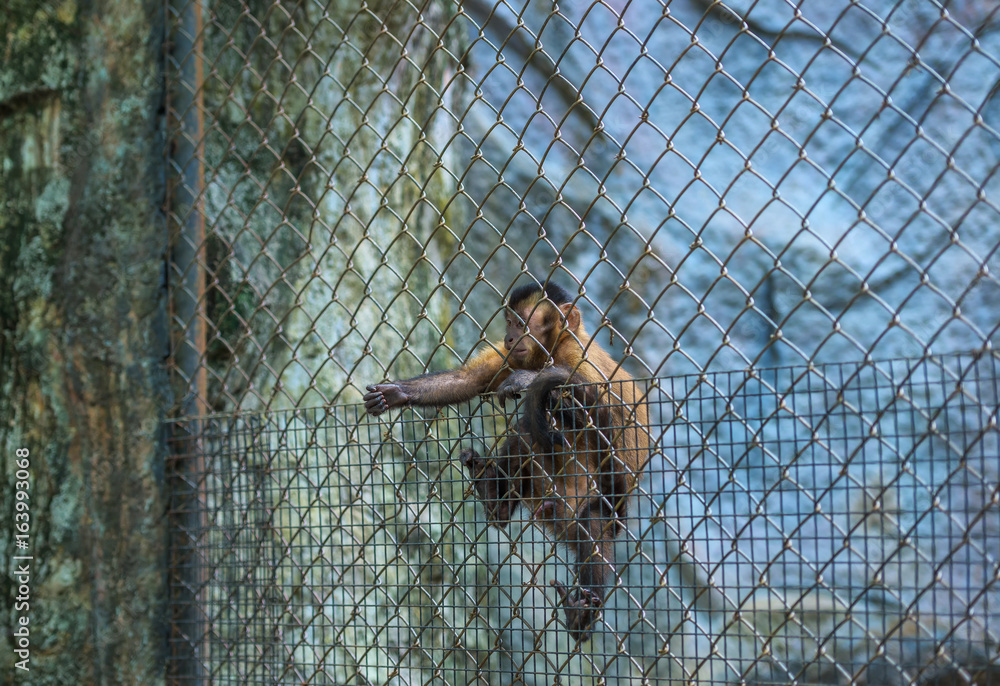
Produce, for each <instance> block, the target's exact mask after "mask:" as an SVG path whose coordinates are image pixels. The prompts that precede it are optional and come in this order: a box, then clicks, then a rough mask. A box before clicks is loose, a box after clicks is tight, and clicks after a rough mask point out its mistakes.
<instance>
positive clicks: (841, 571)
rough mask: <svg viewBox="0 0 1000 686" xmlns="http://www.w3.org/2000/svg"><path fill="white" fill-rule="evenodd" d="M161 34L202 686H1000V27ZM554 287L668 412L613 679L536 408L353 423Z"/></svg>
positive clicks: (808, 23) (183, 551)
mask: <svg viewBox="0 0 1000 686" xmlns="http://www.w3.org/2000/svg"><path fill="white" fill-rule="evenodd" d="M166 8H167V16H168V24H169V31H170V37H171V38H170V41H169V42H170V45H171V51H170V52H169V54H168V55H167V63H166V64H167V67H166V72H167V78H168V82H169V83H168V85H169V87H170V88H169V93H170V97H169V100H168V126H169V133H170V147H169V150H168V152H167V156H168V161H169V163H170V169H171V172H172V174H171V196H170V201H169V204H168V208H167V209H168V216H169V217H170V220H171V224H172V241H173V248H172V252H171V256H170V264H169V275H170V288H171V297H172V302H173V306H172V328H173V333H174V338H173V348H172V351H171V356H170V365H171V371H172V375H173V378H174V381H175V387H176V390H177V393H176V396H177V398H178V405H177V408H176V413H175V414H176V416H177V419H176V421H175V422H174V423H173V424H172V431H173V436H174V439H173V442H172V446H173V448H174V452H173V453H172V455H171V458H170V463H169V467H170V470H171V484H172V485H171V494H172V506H171V518H172V522H173V524H174V537H173V540H172V550H173V553H172V557H171V578H172V582H171V583H172V613H171V617H172V621H171V636H172V638H171V647H172V657H171V659H170V679H171V683H176V684H179V683H189V684H190V683H248V684H256V683H259V684H277V683H281V684H284V683H309V684H325V683H330V684H354V683H358V684H383V683H430V682H434V683H438V682H440V683H447V684H472V683H489V684H492V683H504V684H506V683H525V684H534V683H539V684H541V683H557V682H558V683H565V682H569V683H594V684H598V683H608V684H610V683H622V684H624V683H629V684H644V683H649V684H655V683H674V682H676V683H681V682H684V683H694V682H698V683H741V682H742V683H837V684H840V683H859V684H861V683H864V684H868V683H871V684H906V683H955V684H972V683H975V684H986V683H997V682H998V681H1000V655H998V650H1000V648H998V646H1000V629H998V625H997V621H998V616H997V607H998V601H1000V598H998V595H997V592H998V587H997V583H998V578H1000V577H998V575H1000V566H998V565H1000V562H998V553H997V551H998V550H1000V546H998V543H1000V491H998V488H1000V487H998V482H1000V474H998V472H1000V465H998V455H1000V447H998V445H997V443H998V439H997V436H998V433H997V431H998V429H997V402H998V401H997V392H996V388H997V385H996V384H997V374H996V372H997V369H996V362H997V360H996V354H995V353H994V352H993V348H994V343H995V342H996V340H997V336H998V326H1000V314H998V312H1000V310H998V308H997V305H996V303H997V302H1000V300H998V297H1000V282H998V280H997V277H996V274H997V273H998V269H1000V264H998V251H997V249H998V246H1000V231H998V230H997V228H996V227H998V226H1000V207H998V204H997V197H998V193H1000V188H998V183H1000V181H998V175H997V173H996V172H997V169H998V168H1000V165H998V164H997V161H996V155H997V152H996V151H997V150H1000V118H998V117H1000V110H997V108H996V102H998V100H997V96H996V92H997V89H996V83H1000V38H998V37H1000V31H997V28H998V27H1000V7H997V6H995V5H994V4H993V3H983V2H977V1H975V0H962V1H961V2H958V1H957V0H956V1H955V2H950V3H948V2H945V3H942V2H938V1H937V0H927V1H926V2H913V1H911V0H899V1H895V0H864V1H854V0H852V1H850V2H842V3H841V2H836V1H834V2H824V3H807V2H802V3H792V2H784V1H782V0H773V1H771V0H768V1H764V0H759V1H758V2H745V1H743V0H734V1H733V2H729V3H721V2H709V1H708V0H674V1H672V2H648V3H638V2H602V1H593V2H586V3H584V2H581V3H575V4H573V5H569V4H557V3H554V2H531V3H516V2H510V1H505V0H502V1H499V2H496V3H492V2H484V1H482V0H475V1H472V2H461V3H456V2H453V1H452V0H421V1H419V2H416V1H411V0H398V1H393V0H387V1H385V2H365V3H347V2H336V1H331V2H329V3H324V2H313V1H310V0H298V1H293V0H244V1H242V2H240V1H238V0H197V1H193V2H186V1H185V0H168V1H167V5H166ZM526 273H530V274H532V275H533V276H534V277H535V278H539V279H547V278H552V279H554V280H556V281H559V282H560V283H562V284H563V285H565V286H567V287H568V288H569V290H570V291H571V292H572V293H573V294H574V296H577V300H576V304H577V306H578V307H580V309H581V310H582V311H583V314H584V319H585V320H586V321H587V322H588V324H589V328H590V330H591V332H592V333H593V335H594V338H595V340H598V341H599V342H600V344H601V345H602V347H604V348H606V349H608V350H609V352H610V353H611V354H612V355H613V356H614V357H615V358H616V359H621V360H623V364H624V365H625V367H626V368H627V369H628V370H629V371H630V372H631V373H632V374H633V375H634V376H636V377H639V378H641V379H642V383H644V384H646V385H647V386H648V387H649V390H650V400H649V402H650V408H651V411H652V415H651V429H652V430H653V432H654V439H655V441H654V443H655V449H654V456H653V460H652V461H651V463H650V465H649V467H648V468H647V469H646V471H645V473H644V476H643V478H642V480H641V482H640V492H639V493H638V494H636V495H635V497H634V500H635V517H634V520H630V522H629V528H628V532H627V534H626V535H625V536H624V537H623V538H622V541H621V542H620V544H619V545H618V548H619V553H618V555H617V559H619V560H624V561H625V562H624V563H623V564H622V565H620V567H621V568H620V570H619V575H618V579H617V585H616V589H615V591H614V592H613V593H612V594H611V595H610V596H609V598H608V605H607V607H606V608H605V612H604V615H603V619H602V623H601V626H600V628H599V631H598V632H597V633H596V634H595V637H594V638H593V639H592V640H591V641H590V642H589V643H584V644H581V645H576V644H574V643H573V642H572V641H570V640H569V639H568V638H567V635H566V632H565V630H564V629H563V628H562V616H561V615H560V613H559V611H558V609H557V608H556V607H555V605H554V604H553V592H552V591H551V589H549V587H548V586H547V583H548V581H549V580H550V579H552V578H560V579H562V580H563V581H567V580H568V578H567V573H568V569H569V568H568V567H567V563H568V562H569V559H568V557H567V554H566V551H565V550H564V549H563V548H562V547H560V546H557V545H555V544H554V543H553V542H552V541H551V540H550V539H549V538H547V537H546V535H544V534H543V533H542V532H541V530H540V529H539V527H538V526H536V525H534V524H532V523H531V521H530V518H529V517H528V516H527V514H526V513H524V512H523V511H522V512H521V514H520V515H519V516H520V517H521V519H520V520H519V521H517V522H515V523H513V524H512V525H511V526H510V527H509V528H508V530H507V531H506V532H500V531H498V530H496V529H495V528H493V527H488V526H487V525H486V521H485V516H484V514H483V510H482V506H481V505H480V504H479V503H478V502H477V501H476V499H475V497H474V495H473V491H472V489H471V486H470V482H469V477H468V475H467V474H465V473H464V472H463V471H462V469H461V465H459V464H458V462H457V461H456V458H455V456H456V455H457V447H456V446H462V445H468V444H469V443H470V442H473V443H474V444H476V445H477V446H478V447H479V449H480V450H482V451H484V452H485V451H488V450H491V449H493V448H495V446H496V444H497V441H498V440H499V439H500V437H501V436H502V435H504V433H505V431H506V430H507V426H508V424H509V422H510V419H511V417H512V416H513V415H512V413H511V411H510V408H503V407H501V406H499V405H497V404H496V403H495V402H494V401H493V400H492V399H491V398H488V397H486V398H483V399H481V400H480V401H477V402H475V403H472V404H471V405H465V406H457V407H453V408H449V409H447V410H444V411H442V413H440V414H438V413H433V412H428V413H423V414H422V413H419V412H406V413H403V414H402V415H401V416H399V417H396V416H394V417H393V418H392V421H390V422H382V423H379V422H374V421H370V420H368V419H366V418H365V417H363V416H362V412H363V411H362V410H361V409H359V406H358V405H356V404H355V403H357V402H358V400H359V399H360V396H361V393H362V392H363V391H362V389H363V388H364V386H365V385H366V384H368V383H373V382H377V381H379V380H381V379H384V378H387V377H392V378H401V377H407V376H413V375H416V374H419V373H421V372H423V371H426V370H428V369H443V368H447V367H453V366H455V365H457V364H458V363H460V362H461V361H463V360H465V359H467V358H468V356H469V355H470V354H471V352H472V351H473V350H474V349H476V347H477V345H479V344H481V343H482V342H483V341H484V340H486V339H490V340H496V339H497V338H498V336H496V335H495V334H496V333H497V331H496V324H497V320H498V319H502V316H500V317H497V315H498V314H499V313H500V312H501V304H502V302H503V298H504V296H505V294H506V293H507V292H508V291H509V290H510V288H511V287H512V284H514V283H516V282H517V280H518V279H521V280H522V281H523V280H526V277H525V276H524V275H525V274H526ZM968 351H978V352H975V353H969V352H968ZM734 370H735V371H734ZM307 408H308V409H307ZM319 408H323V409H319ZM524 509H525V508H522V510H524ZM528 514H530V513H528Z"/></svg>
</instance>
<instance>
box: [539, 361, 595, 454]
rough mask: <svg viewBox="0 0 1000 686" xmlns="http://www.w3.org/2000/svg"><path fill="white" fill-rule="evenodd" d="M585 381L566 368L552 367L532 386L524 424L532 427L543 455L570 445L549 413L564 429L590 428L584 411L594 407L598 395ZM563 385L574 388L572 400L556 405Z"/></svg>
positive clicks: (541, 374) (541, 373)
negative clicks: (558, 446) (565, 444)
mask: <svg viewBox="0 0 1000 686" xmlns="http://www.w3.org/2000/svg"><path fill="white" fill-rule="evenodd" d="M583 381H584V380H583V379H582V378H580V377H579V375H578V374H574V373H572V372H571V371H570V370H569V369H566V368H565V367H550V368H548V369H545V370H543V371H541V372H539V373H538V376H536V377H535V379H534V381H532V382H531V385H530V386H529V387H528V390H527V394H526V397H525V403H524V412H523V414H522V416H521V421H522V422H523V425H524V426H527V427H528V432H529V434H530V435H531V439H532V441H534V442H535V443H536V444H537V445H538V447H539V448H540V449H541V450H542V451H543V452H551V451H552V448H553V446H555V445H558V444H563V443H565V442H566V438H565V437H564V436H563V435H562V433H560V432H559V431H556V430H554V429H553V427H552V423H551V422H550V421H549V412H551V413H552V416H553V419H554V420H555V423H556V424H557V425H558V426H559V427H560V428H562V429H563V430H567V429H569V430H575V431H579V430H582V429H584V428H586V426H587V417H586V413H585V410H584V408H586V407H588V406H590V405H593V404H594V402H595V400H596V393H595V392H594V391H593V389H592V388H590V387H589V386H588V385H585V384H583ZM581 384H582V385H581ZM560 386H570V387H572V388H571V394H572V396H573V399H572V400H569V401H568V402H567V401H563V402H561V403H560V402H556V400H557V398H556V397H554V393H553V392H554V391H555V390H556V389H557V388H559V387H560ZM589 396H594V397H589Z"/></svg>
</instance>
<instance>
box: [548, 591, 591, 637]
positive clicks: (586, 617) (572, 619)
mask: <svg viewBox="0 0 1000 686" xmlns="http://www.w3.org/2000/svg"><path fill="white" fill-rule="evenodd" d="M549 583H550V584H551V585H552V586H553V587H554V588H555V589H556V593H558V594H559V600H560V602H561V603H562V606H563V611H564V612H565V613H566V628H567V629H568V630H569V635H570V636H572V637H573V638H574V639H576V640H577V641H585V640H587V639H588V638H590V635H591V633H592V631H593V625H594V622H596V621H597V620H598V618H600V616H601V607H602V606H603V605H604V601H603V600H602V599H601V597H600V596H598V595H597V594H596V593H594V592H593V591H591V590H590V589H589V588H582V587H580V586H577V587H574V588H571V589H567V588H566V587H565V586H563V585H562V584H561V583H559V582H558V581H556V580H555V579H553V580H552V581H551V582H549Z"/></svg>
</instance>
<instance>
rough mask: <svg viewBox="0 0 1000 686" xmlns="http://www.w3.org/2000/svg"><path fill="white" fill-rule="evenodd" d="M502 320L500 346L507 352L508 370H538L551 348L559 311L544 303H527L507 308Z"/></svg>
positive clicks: (556, 329) (553, 342) (556, 330)
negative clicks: (503, 321)
mask: <svg viewBox="0 0 1000 686" xmlns="http://www.w3.org/2000/svg"><path fill="white" fill-rule="evenodd" d="M506 320H507V333H506V335H505V336H504V341H503V344H504V347H505V348H507V350H508V352H509V359H510V362H511V366H514V367H517V368H520V369H541V368H542V367H543V366H544V365H545V363H546V361H548V359H549V355H550V353H551V352H552V350H553V348H554V347H555V345H554V344H555V338H556V336H557V334H558V325H559V311H558V310H557V309H556V308H554V307H552V306H551V305H549V304H547V303H544V302H541V303H537V304H536V303H531V304H529V305H524V306H521V307H517V308H507V312H506Z"/></svg>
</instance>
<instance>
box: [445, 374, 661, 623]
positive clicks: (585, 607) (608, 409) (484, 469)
mask: <svg viewBox="0 0 1000 686" xmlns="http://www.w3.org/2000/svg"><path fill="white" fill-rule="evenodd" d="M560 387H563V388H564V389H565V390H563V391H561V392H559V391H558V389H559V388H560ZM609 393H610V394H614V395H620V393H619V392H617V389H611V388H608V387H606V384H594V383H591V382H588V380H587V379H586V378H585V377H583V376H582V375H581V374H579V373H578V372H573V371H571V370H569V369H566V368H563V367H549V368H547V369H545V370H543V371H541V372H539V373H538V374H537V375H536V376H535V378H534V380H533V381H532V382H531V384H530V385H529V387H528V388H527V390H526V393H525V401H524V403H523V410H522V414H521V417H520V419H519V421H518V422H517V424H516V427H515V428H514V429H513V430H511V431H508V435H507V437H506V440H504V442H503V443H502V444H501V445H500V447H499V448H498V449H497V451H496V454H495V455H494V456H493V457H490V458H483V457H480V456H479V455H478V454H477V453H476V452H475V451H474V450H472V449H466V450H463V451H462V452H461V454H460V455H459V460H460V461H461V462H462V464H463V465H464V466H465V467H466V468H467V469H468V471H469V474H470V476H471V477H472V481H473V485H474V487H475V489H476V492H477V495H478V496H479V499H480V500H481V501H482V502H483V505H484V508H485V510H486V515H487V518H488V519H489V520H490V521H491V523H493V524H495V525H497V526H498V527H501V528H503V527H505V526H506V525H507V523H508V522H509V521H510V519H511V515H512V513H513V511H514V509H515V508H516V507H517V505H518V504H519V503H520V504H525V505H527V506H528V508H529V510H530V511H532V512H533V513H534V514H533V516H534V518H535V520H536V521H537V522H538V523H539V525H541V526H542V527H543V528H545V529H547V530H548V531H550V532H551V533H552V535H553V536H554V538H555V539H556V540H557V541H559V542H561V543H564V544H566V545H567V546H568V547H569V548H570V550H571V551H572V552H573V553H574V556H575V558H576V565H577V569H576V578H577V582H578V585H577V587H575V588H566V587H565V586H563V585H562V584H561V583H559V582H557V581H555V580H553V581H552V582H551V583H552V586H553V587H554V588H555V590H556V592H557V594H558V596H559V601H560V602H561V603H562V606H563V609H564V613H565V623H566V627H567V629H568V631H569V634H570V636H572V637H573V638H574V639H576V640H585V639H587V638H589V637H590V635H591V633H592V626H593V624H594V623H595V622H596V621H597V618H598V617H599V616H600V613H601V608H602V606H603V603H604V596H605V593H606V591H607V588H608V585H609V582H610V581H611V579H612V578H613V575H614V571H615V568H614V541H615V538H616V537H617V536H618V535H619V534H620V533H621V532H622V531H623V530H624V523H623V522H624V520H625V517H626V516H627V512H628V496H629V495H630V494H631V492H632V490H633V489H634V488H635V483H636V480H637V478H638V474H639V472H640V471H641V469H642V467H643V466H644V465H642V464H635V463H633V464H628V461H629V460H634V459H636V458H638V457H639V455H637V454H636V450H635V448H636V447H637V445H638V443H639V441H640V440H641V439H639V434H640V433H645V430H644V429H643V430H642V431H641V432H640V431H638V430H637V427H635V426H631V427H630V426H629V425H628V423H629V422H632V421H633V419H632V418H631V417H629V415H630V414H631V408H625V407H624V405H623V404H621V403H620V402H618V403H613V402H609V399H608V397H607V396H608V394H609ZM550 416H551V421H550V419H549V417H550ZM623 420H624V421H623ZM553 427H555V430H553ZM616 444H617V446H618V447H620V448H621V449H620V450H619V449H618V448H616Z"/></svg>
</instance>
